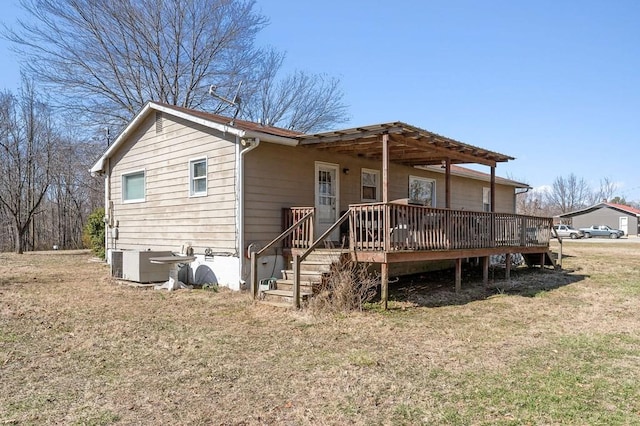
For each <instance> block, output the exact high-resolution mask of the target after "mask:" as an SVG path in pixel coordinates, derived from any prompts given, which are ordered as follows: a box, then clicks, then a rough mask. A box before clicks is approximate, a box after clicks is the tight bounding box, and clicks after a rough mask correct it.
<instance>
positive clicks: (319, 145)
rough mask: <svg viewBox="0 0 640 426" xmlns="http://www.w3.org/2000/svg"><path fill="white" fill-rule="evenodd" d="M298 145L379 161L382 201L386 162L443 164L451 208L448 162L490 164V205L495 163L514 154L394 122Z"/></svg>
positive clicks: (319, 136) (386, 199) (386, 197)
mask: <svg viewBox="0 0 640 426" xmlns="http://www.w3.org/2000/svg"><path fill="white" fill-rule="evenodd" d="M297 139H298V140H299V141H300V145H301V146H310V147H314V148H316V149H321V150H327V151H330V152H335V153H337V154H347V155H352V156H357V157H362V158H367V159H372V160H378V161H381V162H382V202H384V203H387V202H389V192H388V187H389V186H388V183H389V163H397V164H403V165H406V166H429V165H443V166H445V175H446V177H445V185H446V187H445V194H446V195H445V207H446V208H451V165H452V164H483V165H486V166H489V167H491V208H493V206H494V205H495V198H494V197H495V169H496V165H497V163H500V162H507V161H509V160H513V159H514V158H513V157H510V156H508V155H504V154H500V153H497V152H493V151H489V150H486V149H483V148H479V147H476V146H472V145H469V144H466V143H463V142H459V141H456V140H453V139H450V138H447V137H444V136H441V135H438V134H436V133H432V132H429V131H427V130H423V129H420V128H418V127H414V126H411V125H409V124H406V123H403V122H400V121H396V122H393V123H384V124H375V125H372V126H364V127H355V128H352V129H344V130H338V131H332V132H325V133H317V134H314V135H304V136H299V137H298V138H297Z"/></svg>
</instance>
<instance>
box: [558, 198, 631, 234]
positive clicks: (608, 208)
mask: <svg viewBox="0 0 640 426" xmlns="http://www.w3.org/2000/svg"><path fill="white" fill-rule="evenodd" d="M558 218H559V219H560V220H561V221H562V222H565V223H567V222H569V221H570V222H571V225H573V227H574V228H588V227H590V226H591V225H608V226H609V227H610V228H614V229H620V230H621V231H624V234H625V235H634V236H637V235H638V232H639V231H640V220H638V219H639V218H640V209H637V208H635V207H631V206H625V205H623V204H616V203H608V202H606V201H605V202H602V203H599V204H595V205H593V206H591V207H587V208H585V209H581V210H576V211H573V212H569V213H564V214H561V215H558Z"/></svg>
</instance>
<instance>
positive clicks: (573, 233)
mask: <svg viewBox="0 0 640 426" xmlns="http://www.w3.org/2000/svg"><path fill="white" fill-rule="evenodd" d="M553 227H554V228H555V229H556V232H555V233H554V232H552V233H551V236H552V237H555V236H556V234H558V236H559V237H560V238H571V239H572V240H575V239H577V238H582V237H584V232H582V231H581V230H579V229H576V228H574V227H572V226H569V225H554V226H553Z"/></svg>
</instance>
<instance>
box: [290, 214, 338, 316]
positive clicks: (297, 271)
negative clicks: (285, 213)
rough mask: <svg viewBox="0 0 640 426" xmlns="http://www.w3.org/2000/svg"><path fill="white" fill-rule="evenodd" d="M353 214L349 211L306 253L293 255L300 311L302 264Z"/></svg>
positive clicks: (295, 300) (295, 297) (296, 301)
mask: <svg viewBox="0 0 640 426" xmlns="http://www.w3.org/2000/svg"><path fill="white" fill-rule="evenodd" d="M350 214H351V209H349V210H347V211H346V212H345V213H344V214H343V215H342V216H341V217H340V219H338V221H337V222H336V223H334V224H333V225H331V226H330V227H329V229H327V230H326V231H324V233H323V234H322V235H320V236H319V237H318V239H317V240H315V241H314V242H313V244H311V246H309V248H308V249H306V250H305V251H304V253H302V254H294V255H293V307H294V308H296V309H298V308H300V263H301V262H302V261H303V260H305V259H306V258H307V256H309V254H310V253H311V252H312V251H313V250H315V249H316V247H318V245H320V243H321V242H322V241H324V240H325V239H326V238H327V237H328V236H329V235H331V233H332V232H333V231H334V230H335V229H336V228H337V227H338V226H340V225H342V223H343V222H344V221H345V220H347V219H348V218H349V215H350Z"/></svg>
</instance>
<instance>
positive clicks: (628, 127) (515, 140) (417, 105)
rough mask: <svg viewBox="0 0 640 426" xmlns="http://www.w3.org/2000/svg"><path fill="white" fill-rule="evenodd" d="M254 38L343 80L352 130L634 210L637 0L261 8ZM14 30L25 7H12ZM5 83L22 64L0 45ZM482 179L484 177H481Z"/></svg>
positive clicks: (638, 197) (638, 178) (266, 1)
mask: <svg viewBox="0 0 640 426" xmlns="http://www.w3.org/2000/svg"><path fill="white" fill-rule="evenodd" d="M256 7H257V8H258V10H260V11H261V12H262V13H263V14H264V15H266V16H267V17H269V19H270V25H269V26H268V27H267V28H266V29H265V30H264V31H263V32H262V33H261V34H260V37H259V40H258V42H259V43H260V44H264V45H271V46H274V47H276V48H277V49H279V50H283V51H285V52H286V53H287V59H286V67H287V68H289V70H293V69H302V70H305V71H309V72H318V73H326V74H328V75H330V76H335V77H338V78H340V80H341V82H342V88H343V90H344V93H345V101H346V103H347V104H348V105H349V107H350V121H349V122H348V123H347V124H346V125H345V127H352V126H358V125H367V124H374V123H380V122H388V121H404V122H407V123H409V124H412V125H415V126H418V127H421V128H424V129H427V130H430V131H433V132H436V133H440V134H442V135H445V136H448V137H451V138H453V139H457V140H460V141H463V142H466V143H469V144H472V145H476V146H480V147H483V148H487V149H491V150H494V151H498V152H500V153H503V154H507V155H511V156H513V157H516V160H514V161H511V162H509V163H507V164H500V165H499V166H498V168H497V173H498V175H500V176H506V177H511V178H513V179H516V180H520V181H524V182H527V183H529V184H530V185H532V186H534V187H541V186H545V185H551V184H552V183H553V180H554V179H555V178H556V177H558V176H568V175H569V174H570V173H573V174H575V175H576V176H578V177H579V178H584V179H585V180H587V182H588V183H589V184H590V185H592V187H593V188H594V189H596V188H597V187H598V186H599V183H600V181H601V180H602V179H604V178H608V179H610V180H611V181H613V182H616V183H617V184H618V185H619V190H618V193H617V194H616V195H622V196H624V197H625V198H627V200H629V201H640V173H639V172H638V171H637V170H640V149H639V147H640V143H639V141H638V139H639V138H640V136H639V135H640V114H639V113H640V25H638V21H640V1H637V0H610V1H604V0H602V1H590V0H580V1H578V0H573V1H568V0H556V1H548V0H536V1H516V0H510V1H506V0H484V1H479V0H476V1H471V0H446V1H444V0H443V1H431V0H424V1H408V0H406V1H405V0H396V1H393V2H390V1H385V2H382V1H346V0H342V1H336V0H324V1H321V2H315V1H314V2H306V1H299V0H291V1H289V0H282V1H276V0H262V1H261V0H258V1H257V5H256ZM3 9H4V10H3V18H2V19H3V21H4V22H7V23H9V24H11V22H12V20H13V19H14V16H15V14H16V13H17V12H16V10H17V8H11V7H8V6H5V7H4V8H3ZM0 55H2V56H1V58H2V67H0V78H1V80H0V81H2V83H3V87H4V88H8V89H15V87H17V85H18V80H19V70H18V65H17V64H16V58H15V57H14V56H13V55H12V54H10V53H8V51H7V48H6V45H5V44H4V43H3V42H0ZM480 170H485V171H488V170H487V169H486V168H480Z"/></svg>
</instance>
